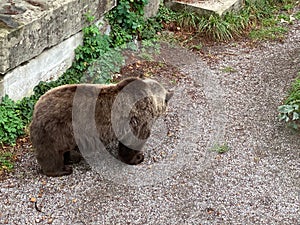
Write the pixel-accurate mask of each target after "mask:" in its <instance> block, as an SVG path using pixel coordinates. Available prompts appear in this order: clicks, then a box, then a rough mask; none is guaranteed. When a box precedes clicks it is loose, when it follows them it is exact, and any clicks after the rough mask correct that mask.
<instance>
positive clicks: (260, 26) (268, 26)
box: [171, 0, 299, 41]
mask: <svg viewBox="0 0 300 225" xmlns="http://www.w3.org/2000/svg"><path fill="white" fill-rule="evenodd" d="M297 4H298V3H297V1H296V0H260V1H252V0H246V1H245V6H244V7H243V8H242V9H241V10H240V11H239V12H228V13H226V14H225V15H224V16H219V15H210V16H199V15H197V14H196V13H195V12H191V11H188V10H187V11H184V12H180V13H177V15H176V16H174V17H172V18H171V20H173V22H174V23H176V25H175V26H178V27H179V28H181V29H183V30H187V31H189V32H191V31H192V33H193V35H194V36H195V37H197V36H202V37H203V36H204V37H205V36H206V37H208V38H210V39H212V40H215V41H227V40H231V39H232V38H234V37H239V36H242V35H244V36H248V35H249V37H250V38H252V39H255V40H264V39H272V40H275V39H281V38H283V37H284V34H285V33H287V30H288V29H287V25H288V24H290V23H293V21H294V20H295V19H299V12H294V11H293V9H294V7H295V6H296V5H297Z"/></svg>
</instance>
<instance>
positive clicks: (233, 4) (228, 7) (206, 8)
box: [165, 0, 244, 16]
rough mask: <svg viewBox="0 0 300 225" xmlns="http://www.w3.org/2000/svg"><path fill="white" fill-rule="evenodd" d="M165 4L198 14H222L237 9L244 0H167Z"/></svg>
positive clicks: (174, 8) (175, 9) (175, 8)
mask: <svg viewBox="0 0 300 225" xmlns="http://www.w3.org/2000/svg"><path fill="white" fill-rule="evenodd" d="M165 5H166V6H167V7H169V8H171V9H172V10H174V11H179V10H189V11H192V12H195V13H197V14H198V15H212V14H217V15H220V16H222V15H224V14H225V13H226V12H229V11H238V10H240V9H241V8H242V6H243V5H244V0H181V1H180V0H177V1H176V0H175V1H174V0H167V1H166V2H165Z"/></svg>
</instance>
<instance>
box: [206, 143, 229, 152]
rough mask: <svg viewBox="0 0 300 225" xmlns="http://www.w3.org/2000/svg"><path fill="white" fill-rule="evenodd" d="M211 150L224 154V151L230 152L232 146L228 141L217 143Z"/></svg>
mask: <svg viewBox="0 0 300 225" xmlns="http://www.w3.org/2000/svg"><path fill="white" fill-rule="evenodd" d="M211 150H212V151H214V152H216V153H218V154H223V153H226V152H228V151H229V150H230V148H229V146H228V145H227V144H226V143H225V144H215V145H214V146H213V147H212V149H211Z"/></svg>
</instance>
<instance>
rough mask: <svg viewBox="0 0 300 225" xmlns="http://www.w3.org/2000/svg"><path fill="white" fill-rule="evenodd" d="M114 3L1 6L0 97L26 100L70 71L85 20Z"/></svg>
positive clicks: (48, 1) (53, 1)
mask: <svg viewBox="0 0 300 225" xmlns="http://www.w3.org/2000/svg"><path fill="white" fill-rule="evenodd" d="M115 4H116V0H84V1H82V0H34V1H32V0H1V1H0V97H1V96H3V95H4V94H8V95H9V96H10V97H11V98H13V99H15V100H16V99H20V98H22V97H23V96H26V95H29V94H30V90H32V88H33V87H34V86H35V85H36V84H37V83H38V82H39V81H40V80H49V79H55V78H56V77H58V76H60V75H61V74H62V73H63V72H64V71H65V70H66V69H67V68H68V67H70V66H71V64H72V60H73V57H74V49H75V48H76V47H77V46H78V45H79V44H80V43H81V41H82V35H81V33H80V31H81V29H82V28H83V27H84V26H85V25H86V19H85V17H86V14H87V13H88V12H89V14H91V15H94V16H95V18H96V19H97V20H99V19H100V18H101V17H102V16H103V15H104V13H105V12H107V11H108V10H110V9H111V8H113V7H114V6H115Z"/></svg>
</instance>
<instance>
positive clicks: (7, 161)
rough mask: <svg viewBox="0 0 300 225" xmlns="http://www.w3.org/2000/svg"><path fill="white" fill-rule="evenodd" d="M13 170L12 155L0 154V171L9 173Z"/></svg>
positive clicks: (8, 153)
mask: <svg viewBox="0 0 300 225" xmlns="http://www.w3.org/2000/svg"><path fill="white" fill-rule="evenodd" d="M13 168H14V162H13V154H12V153H11V152H1V153H0V171H1V170H7V171H11V170H12V169H13Z"/></svg>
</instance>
